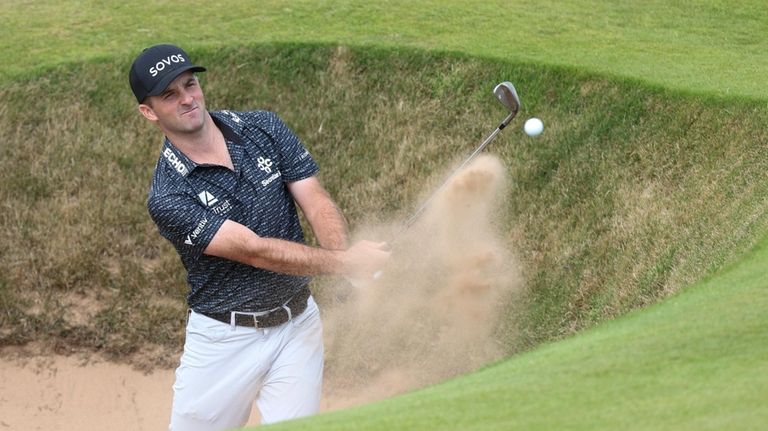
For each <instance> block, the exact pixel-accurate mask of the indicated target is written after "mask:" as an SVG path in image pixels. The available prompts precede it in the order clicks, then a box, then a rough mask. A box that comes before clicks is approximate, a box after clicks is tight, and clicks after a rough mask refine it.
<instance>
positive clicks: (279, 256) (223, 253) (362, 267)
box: [205, 220, 390, 279]
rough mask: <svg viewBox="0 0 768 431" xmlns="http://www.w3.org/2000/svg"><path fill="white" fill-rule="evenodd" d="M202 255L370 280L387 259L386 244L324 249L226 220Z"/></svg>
mask: <svg viewBox="0 0 768 431" xmlns="http://www.w3.org/2000/svg"><path fill="white" fill-rule="evenodd" d="M205 254H207V255H211V256H218V257H221V258H224V259H229V260H234V261H236V262H240V263H244V264H246V265H251V266H254V267H258V268H263V269H267V270H270V271H275V272H280V273H284V274H295V275H320V274H341V275H346V276H350V277H356V278H361V279H370V278H371V277H372V276H373V273H375V272H376V271H378V270H379V269H381V267H382V266H384V263H385V262H386V260H387V259H388V258H389V254H390V253H389V252H388V251H386V250H385V244H383V243H374V242H370V241H360V242H358V243H356V244H355V245H353V246H352V247H350V248H349V249H347V250H327V249H323V248H315V247H309V246H306V245H304V244H299V243H295V242H292V241H286V240H282V239H277V238H263V237H261V236H259V235H257V234H256V233H255V232H253V231H252V230H250V229H248V228H247V227H245V226H243V225H241V224H239V223H236V222H233V221H232V220H227V221H225V222H224V224H223V225H221V227H220V228H219V230H218V231H217V232H216V235H214V237H213V239H212V240H211V242H210V243H209V244H208V247H206V249H205Z"/></svg>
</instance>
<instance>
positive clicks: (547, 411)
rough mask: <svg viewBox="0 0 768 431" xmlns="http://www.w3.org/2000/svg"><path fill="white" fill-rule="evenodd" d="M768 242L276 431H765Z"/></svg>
mask: <svg viewBox="0 0 768 431" xmlns="http://www.w3.org/2000/svg"><path fill="white" fill-rule="evenodd" d="M766 260H768V241H763V242H762V244H761V245H760V246H759V247H757V248H756V249H755V250H753V251H752V252H751V253H750V254H749V255H748V256H746V258H745V259H744V260H743V261H741V262H739V264H738V265H735V266H733V267H731V268H728V269H727V270H725V271H723V272H722V273H720V274H718V275H717V276H715V277H710V278H708V279H707V280H705V281H702V282H700V283H696V285H694V286H691V287H690V289H688V290H686V292H684V293H683V294H681V295H677V296H675V297H674V298H671V299H669V300H668V301H665V302H664V303H662V304H660V305H659V306H653V307H649V308H648V309H646V310H643V311H642V312H639V313H630V314H629V315H626V316H622V317H621V318H619V319H616V320H614V321H612V322H609V323H607V324H604V325H601V326H600V327H599V328H596V329H594V330H590V331H586V332H584V333H582V334H579V335H577V336H575V337H572V338H569V339H568V340H564V341H561V342H558V343H553V344H548V345H544V346H542V347H540V348H538V349H536V350H534V351H531V352H527V353H525V354H522V355H518V356H516V357H514V358H512V359H510V360H507V361H505V362H502V363H499V364H496V365H494V366H490V367H487V368H486V369H484V370H481V371H480V372H477V373H474V374H472V375H469V376H465V377H462V378H458V379H455V380H453V381H450V382H447V383H443V384H441V385H437V386H435V387H431V388H429V389H426V390H422V391H418V392H414V393H410V394H407V395H404V396H400V397H396V398H393V399H390V400H386V401H384V402H380V403H377V404H373V405H369V406H365V407H361V408H356V409H352V410H347V411H343V412H339V413H333V414H326V415H321V416H318V417H314V418H311V419H309V420H300V421H296V422H291V423H287V424H279V425H277V426H273V427H269V429H275V430H281V429H285V430H302V429H312V430H347V429H348V430H356V429H366V430H391V429H398V430H423V429H441V430H550V429H560V430H585V431H587V430H589V431H594V430H616V429H622V430H659V429H675V430H691V431H694V430H695V431H700V430H722V429H738V430H759V429H762V428H763V427H764V425H765V423H766V421H768V407H766V405H767V404H766V401H767V399H766V388H768V377H766V376H768V374H767V372H768V363H767V362H766V361H765V357H766V355H768V336H767V335H766V333H765V330H764V328H765V326H766V324H768V317H767V316H766V313H765V312H764V311H765V308H766V307H767V306H768V280H766V278H765V262H766Z"/></svg>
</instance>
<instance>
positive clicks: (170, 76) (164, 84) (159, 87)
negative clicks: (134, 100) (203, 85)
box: [147, 65, 205, 97]
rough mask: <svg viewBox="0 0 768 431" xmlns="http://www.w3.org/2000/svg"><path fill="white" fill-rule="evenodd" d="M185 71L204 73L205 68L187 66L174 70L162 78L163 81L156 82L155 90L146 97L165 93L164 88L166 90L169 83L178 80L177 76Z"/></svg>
mask: <svg viewBox="0 0 768 431" xmlns="http://www.w3.org/2000/svg"><path fill="white" fill-rule="evenodd" d="M186 71H192V72H205V68H204V67H201V66H195V65H189V66H184V67H180V68H178V69H175V70H174V71H173V72H172V73H169V74H168V75H166V76H164V77H163V79H161V80H160V81H158V82H157V84H155V88H153V89H152V90H150V91H149V93H147V97H149V96H157V95H159V94H160V93H162V92H163V91H165V89H166V88H168V86H169V85H170V84H171V81H173V80H174V79H176V78H178V77H179V75H181V74H182V73H184V72H186Z"/></svg>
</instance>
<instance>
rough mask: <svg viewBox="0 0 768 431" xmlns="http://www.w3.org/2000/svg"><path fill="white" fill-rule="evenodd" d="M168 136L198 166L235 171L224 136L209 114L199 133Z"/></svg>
mask: <svg viewBox="0 0 768 431" xmlns="http://www.w3.org/2000/svg"><path fill="white" fill-rule="evenodd" d="M166 136H167V137H168V140H169V141H171V143H172V144H173V145H174V146H175V147H176V148H178V149H179V151H181V152H182V153H184V155H186V156H187V157H188V158H189V159H190V160H192V161H193V162H195V163H197V164H198V165H203V164H211V165H221V166H224V167H227V168H229V169H234V166H233V165H232V159H231V158H230V156H229V149H228V148H227V143H226V141H225V139H224V135H223V134H222V133H221V130H219V128H218V127H217V126H216V123H214V122H213V119H212V118H211V116H210V114H208V113H206V115H205V123H204V125H203V127H202V128H201V129H200V130H198V131H197V132H195V133H188V134H173V135H171V134H166Z"/></svg>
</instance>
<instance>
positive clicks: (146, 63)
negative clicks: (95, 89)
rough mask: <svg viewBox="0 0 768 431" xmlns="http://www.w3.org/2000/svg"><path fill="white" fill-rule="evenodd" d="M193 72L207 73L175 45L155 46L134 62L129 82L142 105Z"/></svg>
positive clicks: (142, 53)
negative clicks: (172, 83)
mask: <svg viewBox="0 0 768 431" xmlns="http://www.w3.org/2000/svg"><path fill="white" fill-rule="evenodd" d="M188 70H191V71H192V72H205V68H204V67H200V66H196V65H194V64H192V61H190V59H189V55H187V53H186V52H185V51H184V50H183V49H181V48H179V47H178V46H175V45H167V44H163V45H155V46H151V47H149V48H146V49H144V51H142V52H141V54H139V56H138V57H136V60H133V64H132V65H131V72H130V73H129V74H128V80H129V81H130V82H131V90H133V95H134V96H136V100H137V101H138V102H139V103H142V102H143V101H144V99H146V98H147V96H157V95H158V94H160V93H162V92H163V91H165V89H166V88H168V84H170V83H171V81H173V80H174V79H176V77H177V76H179V75H181V74H182V73H184V72H186V71H188Z"/></svg>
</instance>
